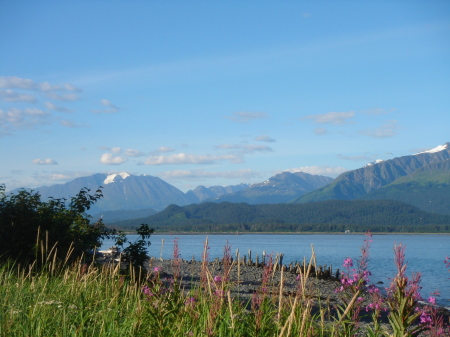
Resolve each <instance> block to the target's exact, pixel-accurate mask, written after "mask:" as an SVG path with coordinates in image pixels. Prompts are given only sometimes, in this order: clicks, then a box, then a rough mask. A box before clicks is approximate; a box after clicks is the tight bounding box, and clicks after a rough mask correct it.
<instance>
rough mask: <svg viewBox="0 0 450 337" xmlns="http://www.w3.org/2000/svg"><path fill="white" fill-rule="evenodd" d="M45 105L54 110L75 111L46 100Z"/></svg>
mask: <svg viewBox="0 0 450 337" xmlns="http://www.w3.org/2000/svg"><path fill="white" fill-rule="evenodd" d="M45 107H46V108H47V109H49V110H52V111H58V112H73V110H71V109H67V108H64V107H61V106H57V105H55V104H53V103H52V102H45Z"/></svg>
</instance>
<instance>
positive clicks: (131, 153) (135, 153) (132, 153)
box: [124, 149, 145, 157]
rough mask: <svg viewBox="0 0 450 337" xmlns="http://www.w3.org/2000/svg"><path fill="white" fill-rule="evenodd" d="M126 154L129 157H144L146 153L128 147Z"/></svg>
mask: <svg viewBox="0 0 450 337" xmlns="http://www.w3.org/2000/svg"><path fill="white" fill-rule="evenodd" d="M124 154H125V155H126V156H127V157H142V156H145V153H144V152H142V151H139V150H134V149H126V150H125V152H124Z"/></svg>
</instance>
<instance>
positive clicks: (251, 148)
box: [214, 144, 273, 154]
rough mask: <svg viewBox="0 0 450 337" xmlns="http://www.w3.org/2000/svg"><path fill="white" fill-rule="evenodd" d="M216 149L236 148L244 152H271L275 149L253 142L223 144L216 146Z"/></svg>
mask: <svg viewBox="0 0 450 337" xmlns="http://www.w3.org/2000/svg"><path fill="white" fill-rule="evenodd" d="M214 148H216V149H220V150H236V151H239V152H242V153H248V154H251V153H255V152H270V151H273V150H272V148H271V147H269V146H266V145H252V144H248V145H247V144H243V145H242V144H241V145H234V144H221V145H216V146H214Z"/></svg>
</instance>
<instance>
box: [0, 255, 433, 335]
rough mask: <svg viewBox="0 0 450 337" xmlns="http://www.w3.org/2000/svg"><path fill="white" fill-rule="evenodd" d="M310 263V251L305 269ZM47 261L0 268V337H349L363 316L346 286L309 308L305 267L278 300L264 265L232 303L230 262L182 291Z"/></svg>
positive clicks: (112, 270) (278, 287)
mask: <svg viewBox="0 0 450 337" xmlns="http://www.w3.org/2000/svg"><path fill="white" fill-rule="evenodd" d="M204 256H206V253H205V254H204ZM313 259H314V252H313V255H312V258H311V262H310V264H309V265H312V264H313V263H314V261H313ZM46 260H47V264H46V265H45V266H44V267H42V268H39V270H38V268H37V267H36V264H33V265H31V266H26V267H24V266H17V265H15V264H13V263H3V265H2V266H1V267H0V336H24V337H25V336H27V337H39V336H42V337H48V336H92V337H102V336H108V337H112V336H120V337H124V336H155V337H167V336H180V337H181V336H229V337H235V336H254V337H264V336H278V337H282V336H319V337H320V336H353V335H354V333H355V332H356V331H358V330H359V326H358V320H359V319H360V318H361V315H362V314H363V313H362V312H361V315H359V314H358V315H357V316H355V313H357V311H358V310H361V311H362V310H363V309H364V308H363V307H361V304H359V302H358V301H356V298H357V297H358V296H359V295H360V294H361V290H356V291H355V289H356V288H354V289H352V288H350V287H349V288H348V289H347V290H348V292H347V293H346V294H347V300H345V299H344V301H343V303H342V304H341V306H340V307H334V308H333V307H332V306H329V305H328V304H321V303H320V301H319V302H317V301H316V302H313V299H312V298H311V297H307V296H306V293H307V292H306V291H305V287H306V284H307V281H308V278H309V269H308V270H305V271H304V272H303V274H300V276H299V281H298V291H297V294H296V295H292V296H284V295H283V281H281V282H280V283H279V284H273V282H272V280H273V274H272V272H273V267H272V265H270V264H269V265H268V266H266V267H265V268H264V269H263V271H262V276H261V279H262V284H261V287H260V290H259V291H258V292H257V293H255V294H254V295H253V298H252V299H251V300H249V301H242V299H240V298H232V297H231V292H230V290H229V289H230V286H231V284H230V282H229V281H227V279H228V277H227V275H228V273H229V272H230V270H232V269H233V268H236V269H237V271H238V273H240V271H239V270H240V267H239V265H237V264H236V262H234V263H232V264H231V263H230V264H224V267H223V273H222V274H221V275H220V276H221V279H220V280H219V279H215V278H214V277H213V276H212V275H211V273H210V271H209V269H208V264H206V263H205V264H204V265H203V269H202V271H201V275H199V276H200V278H201V279H202V283H201V285H200V286H198V287H197V288H194V289H192V290H191V291H189V292H184V291H183V290H182V289H180V287H179V283H178V281H177V280H167V279H164V278H162V277H160V273H159V272H158V271H156V272H155V271H152V272H151V273H150V274H147V275H146V277H138V276H136V275H133V273H132V272H131V271H130V273H129V274H131V275H124V272H123V270H122V271H121V270H120V268H119V267H120V266H113V265H103V266H99V265H96V264H95V263H91V264H90V265H88V264H83V263H80V262H79V263H74V264H71V265H68V264H67V263H58V262H57V261H55V260H52V259H51V258H47V259H46ZM224 261H225V259H224ZM137 280H146V281H145V282H142V281H141V282H139V281H137ZM361 284H362V283H360V285H361ZM268 289H271V290H272V291H270V292H269V291H268ZM352 291H353V292H352ZM319 295H320V294H316V296H315V298H319V297H320V296H319ZM313 303H315V306H316V307H315V309H314V310H313ZM358 306H360V307H358ZM336 310H337V314H336ZM352 317H358V318H357V319H353V318H352ZM372 327H373V325H372ZM375 330H376V329H375ZM364 331H365V332H362V333H363V335H367V336H369V335H370V336H388V332H386V331H383V330H381V329H380V330H377V331H375V332H373V333H372V334H370V332H369V331H367V330H364ZM391 332H392V330H391ZM366 333H367V334H366ZM402 336H403V335H402ZM405 336H409V335H405ZM436 336H437V335H436Z"/></svg>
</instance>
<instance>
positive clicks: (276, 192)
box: [207, 171, 333, 204]
mask: <svg viewBox="0 0 450 337" xmlns="http://www.w3.org/2000/svg"><path fill="white" fill-rule="evenodd" d="M331 181H333V179H332V178H330V177H325V176H321V175H313V174H309V173H305V172H295V173H291V172H287V171H286V172H282V173H280V174H277V175H275V176H273V177H270V178H269V179H267V180H265V181H263V182H262V183H258V184H253V185H251V186H250V187H248V188H246V189H243V190H240V191H238V192H234V193H229V194H224V195H222V196H220V197H218V198H215V199H210V200H207V201H212V202H224V201H227V202H245V203H249V204H278V203H285V202H288V201H290V200H292V199H293V198H296V197H298V196H300V195H303V194H305V193H307V192H310V191H313V190H315V189H318V188H320V187H322V186H324V185H326V184H329V183H330V182H331Z"/></svg>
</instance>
